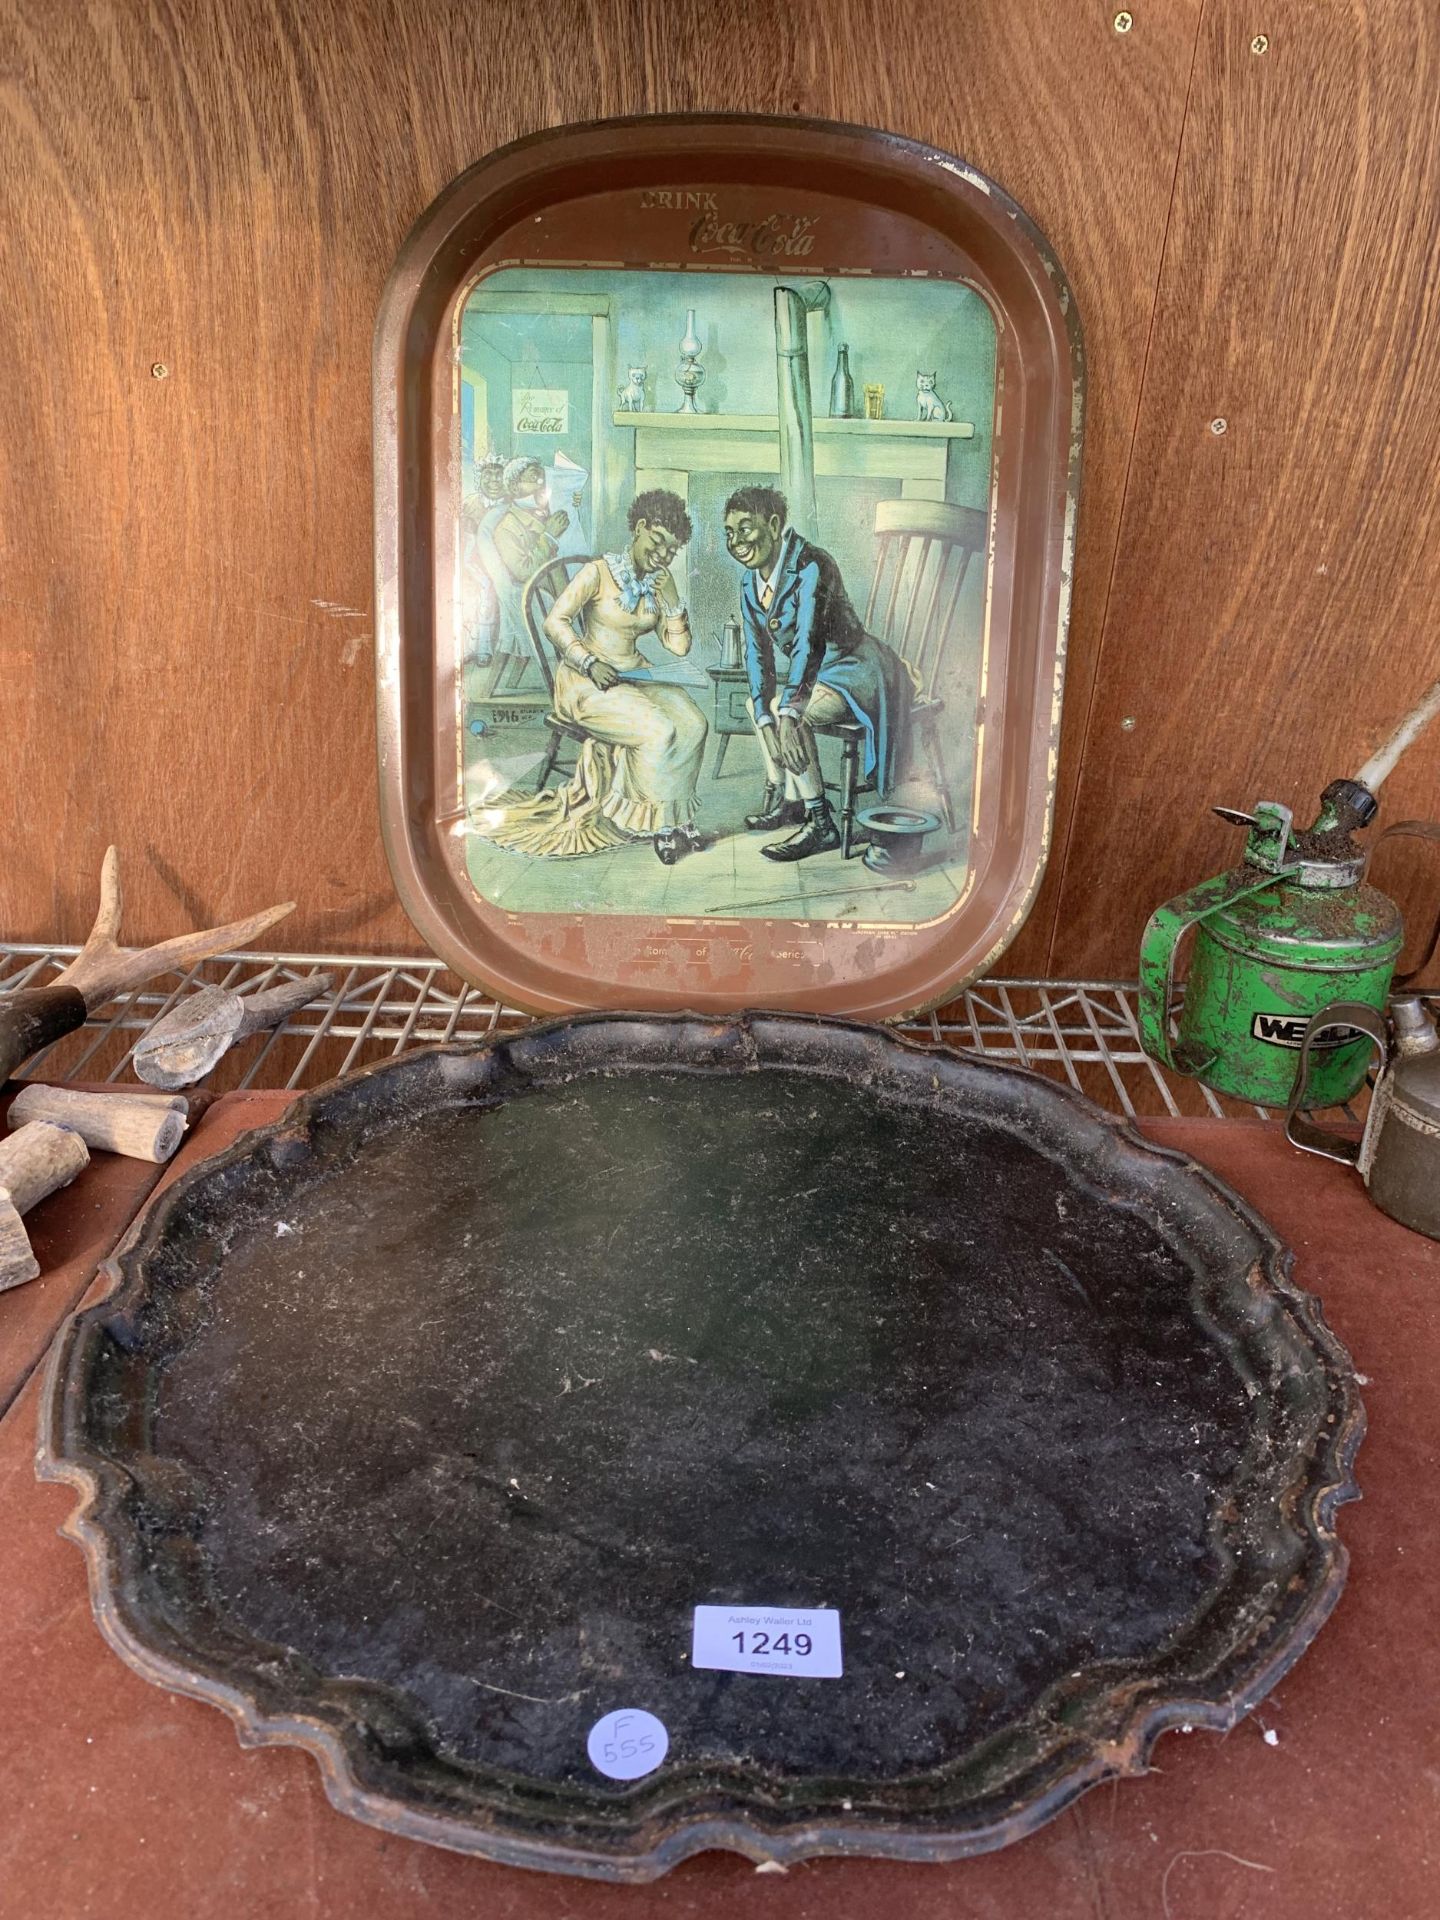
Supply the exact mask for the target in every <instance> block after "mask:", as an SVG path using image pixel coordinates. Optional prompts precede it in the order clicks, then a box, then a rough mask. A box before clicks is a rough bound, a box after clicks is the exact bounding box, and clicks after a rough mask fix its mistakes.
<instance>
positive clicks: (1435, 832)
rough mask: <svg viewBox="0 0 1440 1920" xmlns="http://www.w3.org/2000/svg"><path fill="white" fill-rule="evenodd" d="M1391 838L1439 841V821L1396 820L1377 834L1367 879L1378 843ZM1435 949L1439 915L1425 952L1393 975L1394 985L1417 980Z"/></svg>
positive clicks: (1439, 937) (1439, 932) (1439, 939)
mask: <svg viewBox="0 0 1440 1920" xmlns="http://www.w3.org/2000/svg"><path fill="white" fill-rule="evenodd" d="M1392 837H1404V838H1407V839H1411V840H1440V821H1437V820H1397V821H1395V822H1394V824H1393V825H1392V826H1388V827H1386V828H1385V829H1384V830H1383V831H1382V832H1380V833H1377V834H1376V836H1375V838H1374V840H1373V842H1372V843H1371V846H1370V851H1369V853H1368V855H1367V856H1366V860H1365V875H1366V876H1367V877H1368V875H1369V871H1370V863H1371V861H1372V860H1373V859H1374V858H1375V855H1376V853H1377V852H1378V851H1379V847H1380V842H1381V841H1382V840H1389V839H1391V838H1392ZM1437 947H1440V914H1437V915H1436V916H1435V924H1434V926H1433V927H1432V928H1431V929H1430V938H1429V940H1428V942H1427V943H1426V946H1425V951H1424V952H1423V953H1422V954H1421V955H1420V958H1419V959H1418V960H1417V961H1416V962H1415V965H1414V966H1413V967H1409V968H1407V969H1406V971H1405V972H1404V973H1397V974H1396V975H1395V980H1394V985H1395V986H1397V987H1408V986H1410V985H1411V984H1412V983H1413V982H1414V981H1416V980H1418V979H1419V977H1420V975H1421V974H1422V973H1423V972H1424V971H1425V969H1426V967H1428V966H1429V964H1430V962H1431V960H1432V959H1433V958H1434V957H1435V950H1436V948H1437Z"/></svg>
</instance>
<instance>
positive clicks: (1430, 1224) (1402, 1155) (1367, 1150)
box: [1285, 994, 1440, 1240]
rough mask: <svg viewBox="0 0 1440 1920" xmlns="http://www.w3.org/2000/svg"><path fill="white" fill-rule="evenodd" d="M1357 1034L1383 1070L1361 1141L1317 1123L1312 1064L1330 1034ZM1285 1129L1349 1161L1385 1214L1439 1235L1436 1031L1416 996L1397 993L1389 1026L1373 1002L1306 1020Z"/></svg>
mask: <svg viewBox="0 0 1440 1920" xmlns="http://www.w3.org/2000/svg"><path fill="white" fill-rule="evenodd" d="M1337 1029H1338V1030H1339V1031H1340V1032H1342V1033H1345V1034H1356V1033H1358V1034H1359V1035H1360V1036H1361V1038H1362V1039H1363V1041H1364V1043H1365V1046H1366V1053H1367V1057H1368V1053H1369V1049H1370V1046H1371V1045H1372V1044H1373V1045H1374V1046H1375V1048H1376V1049H1377V1050H1378V1052H1379V1054H1380V1058H1381V1061H1382V1068H1381V1073H1380V1077H1379V1079H1378V1080H1377V1081H1376V1083H1375V1091H1374V1095H1373V1097H1372V1098H1371V1102H1370V1111H1369V1113H1368V1114H1367V1116H1366V1120H1365V1131H1364V1133H1363V1134H1362V1135H1361V1136H1360V1138H1359V1139H1358V1140H1354V1139H1348V1138H1346V1137H1345V1136H1344V1135H1342V1134H1337V1133H1333V1132H1331V1131H1330V1130H1329V1129H1327V1128H1324V1127H1321V1126H1319V1125H1318V1124H1317V1123H1316V1121H1314V1120H1313V1119H1312V1118H1311V1117H1310V1115H1309V1113H1308V1111H1307V1109H1308V1108H1310V1107H1314V1106H1317V1105H1323V1104H1324V1102H1323V1101H1322V1100H1317V1099H1316V1097H1315V1090H1314V1079H1313V1075H1312V1072H1311V1063H1312V1061H1313V1060H1314V1059H1315V1058H1316V1055H1315V1048H1316V1047H1317V1046H1323V1044H1324V1038H1325V1035H1326V1034H1327V1033H1330V1032H1334V1031H1336V1030H1337ZM1285 1132H1286V1135H1287V1136H1288V1138H1289V1139H1290V1140H1291V1141H1292V1143H1293V1144H1294V1145H1295V1146H1297V1147H1299V1148H1301V1149H1302V1150H1303V1151H1304V1152H1306V1153H1319V1154H1323V1155H1324V1156H1325V1157H1326V1159H1329V1160H1339V1161H1341V1162H1342V1163H1344V1164H1346V1165H1349V1166H1353V1167H1355V1168H1356V1170H1357V1171H1358V1173H1359V1174H1360V1177H1361V1179H1362V1180H1363V1181H1364V1182H1365V1185H1366V1186H1367V1187H1368V1188H1369V1190H1370V1198H1371V1199H1372V1200H1373V1201H1374V1202H1375V1204H1376V1206H1377V1207H1379V1208H1380V1210H1381V1212H1382V1213H1388V1214H1389V1215H1390V1217H1391V1219H1392V1220H1398V1221H1399V1222H1400V1224H1401V1225H1402V1226H1406V1227H1413V1228H1414V1229H1415V1231H1416V1232H1417V1233H1424V1234H1428V1235H1429V1236H1430V1238H1431V1239H1432V1240H1440V1033H1437V1031H1436V1028H1435V1023H1434V1021H1433V1020H1432V1019H1431V1018H1430V1015H1429V1014H1428V1013H1427V1012H1426V1010H1425V1006H1424V1003H1423V1002H1422V1001H1421V999H1420V997H1419V995H1418V994H1406V995H1403V996H1397V998H1396V999H1395V1000H1393V1001H1392V1002H1391V1005H1390V1028H1389V1030H1388V1031H1387V1028H1386V1023H1385V1017H1384V1015H1383V1014H1379V1013H1376V1012H1375V1010H1374V1009H1373V1008H1371V1007H1368V1006H1364V1005H1361V1004H1359V1003H1357V1002H1355V1001H1351V1000H1340V1001H1337V1002H1336V1003H1335V1004H1334V1005H1332V1006H1328V1007H1322V1008H1321V1010H1320V1011H1319V1012H1318V1013H1317V1014H1316V1015H1315V1016H1314V1018H1313V1019H1312V1020H1310V1021H1309V1022H1308V1024H1307V1026H1306V1029H1305V1036H1304V1039H1303V1041H1302V1043H1301V1048H1300V1060H1299V1065H1298V1067H1297V1069H1296V1073H1295V1086H1294V1089H1293V1092H1292V1094H1291V1098H1290V1112H1289V1115H1288V1116H1287V1118H1286V1122H1285Z"/></svg>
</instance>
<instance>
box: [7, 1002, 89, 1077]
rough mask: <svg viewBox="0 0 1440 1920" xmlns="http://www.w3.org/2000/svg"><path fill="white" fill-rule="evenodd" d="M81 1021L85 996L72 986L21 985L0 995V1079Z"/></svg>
mask: <svg viewBox="0 0 1440 1920" xmlns="http://www.w3.org/2000/svg"><path fill="white" fill-rule="evenodd" d="M84 1024H85V996H84V994H83V993H81V992H80V991H79V989H78V988H76V987H21V988H20V990H19V992H18V993H7V994H3V995H0V1082H3V1081H5V1080H8V1079H9V1078H10V1076H11V1074H12V1073H13V1072H14V1071H15V1069H16V1067H18V1066H19V1065H20V1064H21V1062H22V1061H24V1060H28V1059H29V1058H30V1056H31V1054H32V1053H38V1052H39V1051H40V1049H41V1047H48V1046H49V1045H50V1044H51V1042H52V1041H55V1040H59V1039H62V1038H63V1037H64V1036H65V1035H66V1034H67V1033H73V1032H74V1031H75V1029H76V1027H83V1026H84Z"/></svg>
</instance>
